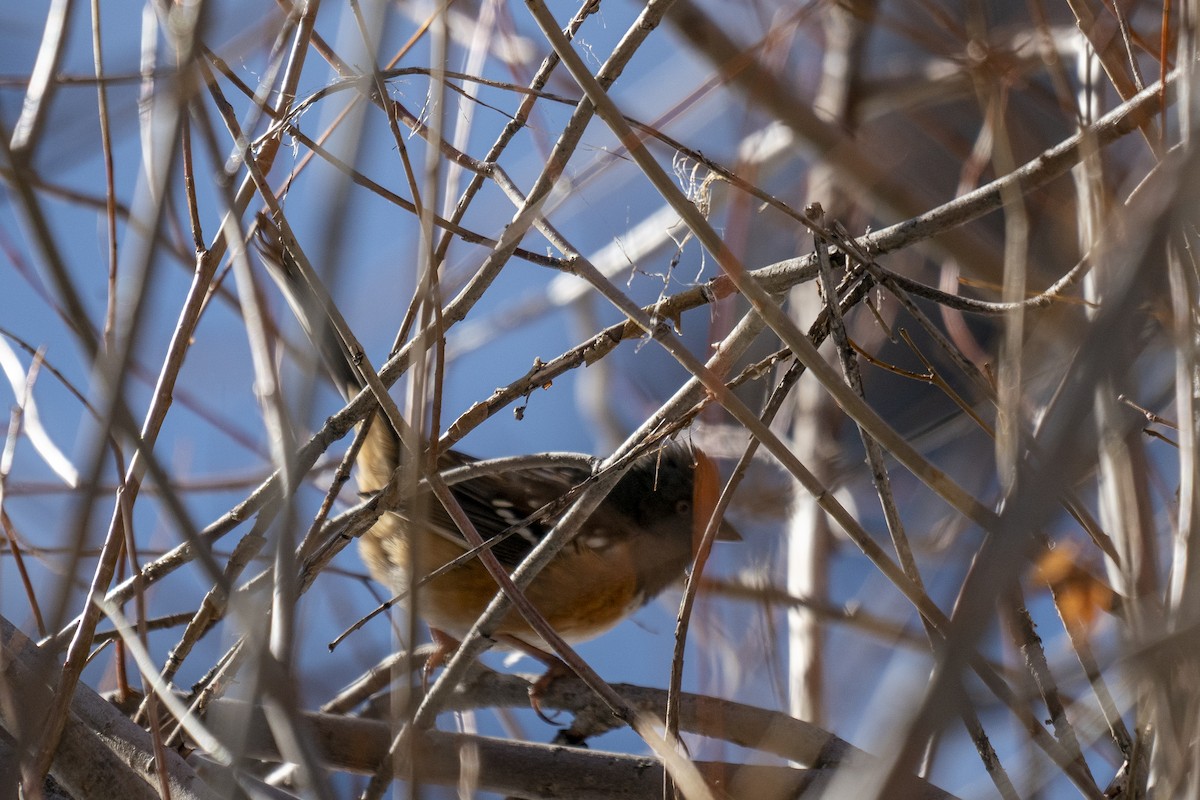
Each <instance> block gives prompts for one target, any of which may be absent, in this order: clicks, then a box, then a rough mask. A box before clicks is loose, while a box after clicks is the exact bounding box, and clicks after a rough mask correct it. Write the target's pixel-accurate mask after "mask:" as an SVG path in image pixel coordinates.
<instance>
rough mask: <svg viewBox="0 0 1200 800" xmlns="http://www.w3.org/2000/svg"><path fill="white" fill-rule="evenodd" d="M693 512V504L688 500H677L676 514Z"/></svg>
mask: <svg viewBox="0 0 1200 800" xmlns="http://www.w3.org/2000/svg"><path fill="white" fill-rule="evenodd" d="M691 510H692V504H691V503H689V502H688V501H687V500H677V501H676V502H675V513H676V514H686V513H688V512H689V511H691Z"/></svg>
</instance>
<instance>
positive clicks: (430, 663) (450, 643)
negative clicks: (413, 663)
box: [421, 628, 459, 694]
mask: <svg viewBox="0 0 1200 800" xmlns="http://www.w3.org/2000/svg"><path fill="white" fill-rule="evenodd" d="M429 636H430V638H432V639H433V652H432V653H430V654H429V658H427V659H425V666H424V667H422V668H421V691H422V692H424V693H426V694H428V693H429V676H430V675H432V674H433V672H434V670H436V669H437V668H438V667H440V666H441V665H442V664H445V663H446V658H447V657H449V655H450V654H451V653H453V652H454V651H455V650H457V649H458V645H459V641H458V639H455V638H454V637H453V636H451V635H450V634H448V633H446V632H444V631H439V630H438V629H437V628H430V629H429Z"/></svg>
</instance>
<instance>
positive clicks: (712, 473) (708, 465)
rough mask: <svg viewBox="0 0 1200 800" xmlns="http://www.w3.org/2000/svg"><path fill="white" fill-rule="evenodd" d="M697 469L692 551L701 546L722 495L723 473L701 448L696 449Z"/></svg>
mask: <svg viewBox="0 0 1200 800" xmlns="http://www.w3.org/2000/svg"><path fill="white" fill-rule="evenodd" d="M695 456H696V471H695V474H694V476H693V478H692V552H696V550H698V549H699V548H700V540H701V539H703V538H704V529H705V528H707V527H708V521H709V519H710V518H711V517H712V515H713V511H715V510H716V508H717V500H718V499H719V498H720V496H721V475H720V473H719V472H717V465H716V464H714V463H713V460H712V459H711V458H709V457H708V456H706V455H705V454H704V453H702V452H701V451H699V450H696V451H695Z"/></svg>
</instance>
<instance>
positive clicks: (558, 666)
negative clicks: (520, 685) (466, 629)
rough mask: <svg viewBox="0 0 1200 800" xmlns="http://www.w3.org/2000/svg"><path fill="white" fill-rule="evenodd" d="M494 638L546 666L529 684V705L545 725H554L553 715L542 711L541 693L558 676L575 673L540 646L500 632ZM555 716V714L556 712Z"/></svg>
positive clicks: (563, 676) (567, 675)
mask: <svg viewBox="0 0 1200 800" xmlns="http://www.w3.org/2000/svg"><path fill="white" fill-rule="evenodd" d="M496 640H497V641H499V642H501V643H502V644H504V645H506V646H508V647H511V648H513V649H514V650H520V651H521V652H522V653H524V654H525V655H527V656H529V657H530V658H533V659H536V660H537V661H540V662H541V663H542V665H543V666H545V667H546V672H545V673H544V674H543V675H542V677H540V678H538V679H537V680H536V681H534V682H533V683H531V684H530V685H529V705H530V707H532V708H533V713H535V714H537V715H538V717H539V718H540V719H541V720H542V721H543V722H545V723H546V724H547V725H556V724H557V723H556V722H555V721H554V717H548V716H546V714H545V712H543V711H542V695H544V694H545V693H546V689H548V688H549V687H550V684H552V683H554V682H555V681H556V680H558V679H559V678H567V677H570V676H572V675H574V674H575V673H574V672H572V671H571V668H570V667H568V666H567V665H566V664H565V663H563V660H562V659H561V658H559V657H558V656H556V655H554V654H553V653H548V652H546V651H545V650H543V649H541V648H540V647H535V646H534V645H531V644H529V643H528V642H525V641H522V640H521V639H518V638H517V637H515V636H508V635H507V634H501V635H499V636H497V637H496ZM555 716H557V713H556V714H555Z"/></svg>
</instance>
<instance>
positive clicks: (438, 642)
mask: <svg viewBox="0 0 1200 800" xmlns="http://www.w3.org/2000/svg"><path fill="white" fill-rule="evenodd" d="M258 247H259V251H260V254H261V255H262V257H263V260H264V262H265V263H266V264H267V265H268V267H269V268H270V270H271V272H272V274H273V275H274V276H275V277H276V280H277V283H279V284H280V286H281V287H282V288H283V289H284V291H285V294H286V295H287V296H288V300H289V303H290V304H291V305H292V307H293V309H294V310H296V311H297V315H298V317H300V321H301V324H302V325H303V327H304V328H305V329H306V331H308V332H309V335H310V336H313V337H314V339H315V340H316V344H317V345H318V349H319V350H320V351H321V353H322V355H323V357H324V361H325V362H326V364H327V366H328V367H329V368H330V369H331V370H332V371H333V372H334V374H335V378H336V380H337V382H338V384H339V386H340V387H341V388H342V389H343V391H344V392H345V393H346V394H347V395H348V396H352V395H353V394H355V393H357V392H358V391H359V390H360V389H361V385H360V381H359V380H358V379H357V378H356V376H355V374H354V371H353V369H351V368H350V366H349V363H350V362H349V360H348V359H347V357H346V353H345V352H344V348H343V347H342V345H341V343H340V342H339V341H332V340H331V339H332V336H331V335H328V334H326V335H322V334H320V333H319V331H320V330H322V329H323V330H326V331H328V330H329V326H328V325H320V324H316V323H317V322H318V321H319V320H316V319H314V315H315V314H316V313H317V312H316V305H315V304H314V303H313V302H312V301H311V300H312V299H311V298H306V297H305V296H304V291H305V289H306V285H305V284H304V282H303V280H302V279H301V278H300V277H299V274H298V265H297V264H296V263H295V262H294V260H293V257H292V255H291V254H290V253H289V252H288V250H287V249H286V247H284V246H283V244H282V242H281V240H280V238H279V236H278V232H277V231H275V229H274V227H273V226H272V225H271V224H270V222H269V220H266V219H265V218H260V226H259V240H258ZM362 424H363V425H366V426H367V431H366V433H365V435H364V436H363V441H362V446H361V448H360V450H359V452H358V455H357V457H356V460H355V471H356V475H357V483H358V488H359V492H360V493H361V494H362V495H364V496H374V495H378V494H381V493H383V492H385V490H386V489H387V488H388V487H389V485H390V484H391V481H392V480H393V476H394V475H395V474H396V473H397V469H398V468H399V467H400V465H401V462H402V455H401V453H402V451H401V446H400V440H399V437H398V436H397V434H396V432H395V431H394V430H393V428H392V426H391V424H390V423H389V422H388V420H387V419H386V418H385V417H384V416H383V415H382V414H381V413H379V412H374V413H372V414H371V415H370V416H369V417H368V419H367V420H364V422H363V423H362ZM477 463H478V461H477V459H475V458H473V457H472V456H469V455H467V454H465V453H461V452H459V451H457V450H453V449H449V450H446V451H445V452H443V453H442V454H441V455H440V456H439V458H438V468H439V470H440V471H444V470H447V469H453V468H456V467H463V466H469V465H472V464H477ZM592 475H593V472H592V470H591V469H588V468H586V467H582V466H576V465H573V464H572V465H560V464H555V465H553V466H535V467H525V468H516V469H508V470H503V471H487V470H481V471H480V472H479V474H477V475H474V476H472V477H469V478H467V479H466V480H463V481H461V482H455V483H453V484H452V485H450V487H449V488H450V491H451V493H452V494H453V496H454V498H455V500H456V501H457V502H458V503H459V504H460V505H461V507H462V509H463V511H464V512H465V513H466V515H467V516H468V518H469V519H470V520H471V522H472V523H473V525H474V526H475V528H476V530H477V531H478V532H479V534H480V536H481V537H482V538H483V539H484V540H485V542H487V541H489V540H491V541H490V544H491V551H492V553H493V554H494V555H495V557H496V559H497V560H498V561H499V563H500V564H501V566H503V567H504V569H505V570H506V571H508V572H510V573H511V572H512V571H513V570H514V569H516V567H517V566H518V565H519V564H520V563H521V562H522V561H523V560H524V559H525V557H526V556H528V555H529V553H530V552H531V551H532V550H533V548H534V547H535V546H536V545H537V544H538V543H539V542H540V541H541V540H542V539H543V538H544V537H545V536H546V535H547V534H548V533H549V532H550V531H551V530H552V529H553V528H554V525H555V524H556V523H557V521H558V519H559V518H560V517H561V516H562V514H563V513H564V512H565V511H566V509H567V508H568V507H569V506H570V502H569V495H570V493H572V492H573V491H574V490H575V489H576V487H578V486H580V485H581V484H582V483H584V482H585V481H586V480H588V479H589V478H590V477H592ZM717 488H718V483H717V471H716V467H715V466H714V462H713V461H712V459H711V458H710V457H709V456H707V455H706V454H705V453H704V452H703V451H702V450H701V449H699V448H697V447H695V446H693V445H691V444H690V443H687V442H668V443H663V444H660V445H657V446H654V447H652V448H650V449H649V450H648V451H647V452H645V453H644V454H642V455H640V456H638V457H637V458H635V460H633V461H632V463H631V464H630V466H629V468H628V470H627V471H626V472H625V473H624V474H623V475H622V476H621V478H620V479H619V480H618V481H617V482H616V484H615V485H614V486H613V487H612V489H611V490H610V492H609V493H608V495H607V496H606V497H605V498H604V500H602V501H601V502H600V504H599V505H598V506H597V507H596V509H595V511H594V512H593V513H592V514H591V516H590V517H589V518H588V519H587V520H586V521H585V522H584V523H583V525H582V527H581V528H580V530H579V531H578V533H577V534H576V535H575V536H574V537H573V538H572V539H571V540H570V541H568V542H567V543H566V544H565V545H564V546H563V547H562V549H561V550H559V551H558V552H557V553H556V554H555V555H554V557H553V558H552V559H551V560H550V561H549V562H548V563H547V564H546V565H545V566H544V567H543V569H542V570H541V571H540V572H538V574H537V575H536V576H534V578H533V579H532V581H531V582H530V583H529V585H528V586H527V587H526V588H525V590H524V591H525V595H526V597H527V598H528V599H529V600H530V602H531V603H532V604H533V606H534V607H535V608H537V610H538V611H539V612H540V613H541V614H542V616H543V617H545V619H546V621H547V622H549V623H550V625H551V626H552V627H553V628H554V630H555V632H556V633H558V634H559V636H561V637H562V638H563V639H564V640H566V641H567V642H568V643H571V644H575V643H578V642H582V641H586V640H588V639H592V638H594V637H596V636H599V635H601V634H603V633H604V632H606V631H608V630H610V629H611V628H613V627H614V626H616V625H617V624H618V623H620V622H621V621H622V620H624V619H626V618H627V617H629V616H630V615H631V614H633V613H634V612H635V611H637V610H638V609H639V608H641V607H642V606H643V605H645V604H646V603H647V602H649V601H650V600H652V599H653V598H655V597H657V596H658V595H659V594H660V593H662V592H663V591H664V590H665V589H667V588H668V587H669V586H671V585H672V584H675V583H677V582H678V581H679V580H680V579H681V578H682V577H683V575H684V573H685V571H686V569H687V568H688V566H689V565H690V564H691V562H692V559H693V556H694V553H695V547H696V545H697V544H698V542H699V538H700V535H701V534H702V533H703V531H704V527H705V525H706V524H707V523H708V519H709V514H710V512H711V511H712V509H713V507H714V505H715V501H716V495H717ZM392 494H396V493H392ZM717 538H718V539H721V540H738V539H740V538H741V537H740V535H739V534H738V533H737V530H736V529H735V528H734V527H733V526H732V525H731V524H729V523H728V522H726V521H725V520H723V519H722V520H721V522H720V523H719V527H718V530H717ZM470 549H471V545H470V544H469V543H468V541H467V539H466V538H465V537H464V535H463V534H462V532H461V531H460V530H459V529H458V526H457V525H456V524H455V523H454V521H453V520H452V519H451V517H450V515H449V513H448V512H447V511H446V509H445V508H444V507H443V506H442V504H441V503H440V502H439V501H438V500H437V499H436V498H435V497H433V496H432V494H431V493H430V491H429V489H428V488H427V487H426V488H424V489H420V490H418V491H417V492H416V493H415V494H414V493H409V496H408V497H407V498H405V499H401V500H399V501H397V502H395V503H393V504H391V505H386V507H385V508H384V509H383V511H382V513H381V514H380V516H379V517H378V519H377V520H376V521H375V522H374V523H373V524H372V526H371V527H370V528H369V529H368V530H367V531H366V532H365V533H363V534H362V535H361V537H360V539H359V551H360V553H361V556H362V559H363V561H364V563H365V564H366V566H367V569H368V571H369V572H370V573H371V575H372V577H374V578H375V579H376V580H378V581H379V582H380V583H382V584H384V585H385V586H387V587H389V589H390V590H391V591H393V592H395V593H396V594H397V595H398V596H401V597H404V598H405V599H406V601H407V602H412V603H414V604H415V607H416V613H417V616H419V617H420V618H421V619H422V620H423V621H424V622H425V623H426V624H427V625H428V626H429V628H430V632H431V637H432V638H433V641H434V643H435V650H434V653H433V655H431V656H430V657H429V659H428V660H427V662H426V664H425V668H424V670H423V673H422V675H423V680H424V681H427V680H428V678H429V676H430V674H431V673H432V672H433V671H434V670H435V669H436V668H437V666H439V665H440V664H441V663H443V661H444V659H445V658H446V656H447V655H449V653H450V652H452V651H453V649H454V648H456V647H457V646H458V643H459V642H460V641H461V640H462V639H463V638H464V637H465V636H466V635H467V633H468V631H470V629H471V628H472V626H473V625H474V624H475V621H476V620H477V619H478V618H479V617H480V615H481V614H482V613H483V611H484V609H485V608H486V607H487V606H488V604H489V603H490V602H491V600H492V598H494V597H495V596H496V593H497V592H498V591H499V589H498V586H497V583H496V581H495V579H494V578H492V576H491V575H490V574H489V573H488V571H487V570H486V568H485V567H484V565H483V564H482V563H481V562H480V561H479V559H478V558H475V557H472V558H467V559H463V556H464V554H465V553H466V552H467V551H468V550H470ZM456 560H458V561H459V562H460V563H456V564H454V565H453V566H447V565H448V564H451V562H454V561H456ZM414 579H415V580H414ZM492 638H493V639H494V640H495V641H497V642H498V643H500V644H501V645H504V646H506V647H509V648H512V649H515V650H519V651H521V652H524V653H525V654H527V655H530V656H532V657H534V658H536V659H538V660H540V661H541V662H542V663H543V664H545V665H546V666H547V667H548V672H547V673H546V675H544V676H543V677H542V679H541V680H539V681H537V682H535V683H534V684H533V685H532V686H531V689H530V696H531V700H532V702H533V708H534V710H535V711H536V712H537V713H538V715H539V716H541V717H543V718H545V715H544V714H542V712H541V709H540V706H539V704H538V697H539V696H540V694H541V692H542V691H543V690H544V689H545V687H546V686H548V685H549V683H550V682H552V681H553V680H554V679H555V678H556V677H557V676H558V675H561V674H563V671H564V670H565V669H566V668H565V665H563V664H562V662H561V661H559V660H558V659H557V658H556V657H554V656H553V655H551V654H550V653H549V652H548V651H547V645H546V643H545V642H543V641H542V639H541V637H540V636H539V635H538V634H537V633H535V632H534V631H533V629H532V628H531V627H530V626H529V624H528V622H527V621H526V620H525V619H524V617H522V616H521V614H520V613H519V612H518V611H517V610H516V609H510V610H509V611H508V613H507V614H506V615H505V616H504V617H503V618H502V619H501V621H500V623H499V625H498V627H497V628H496V630H495V632H494V633H493V635H492Z"/></svg>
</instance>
